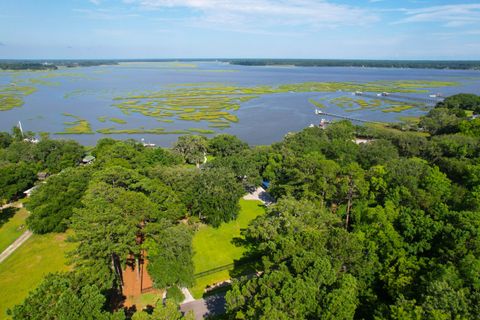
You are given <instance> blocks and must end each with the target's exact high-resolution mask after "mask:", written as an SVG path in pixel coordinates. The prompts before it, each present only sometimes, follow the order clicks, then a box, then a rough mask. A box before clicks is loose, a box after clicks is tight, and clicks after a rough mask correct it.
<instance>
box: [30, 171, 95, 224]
mask: <svg viewBox="0 0 480 320" xmlns="http://www.w3.org/2000/svg"><path fill="white" fill-rule="evenodd" d="M91 172H92V170H91V167H89V166H86V167H79V168H68V169H65V170H63V171H62V172H61V173H59V174H57V175H54V176H52V177H50V178H49V179H48V182H47V183H43V184H40V186H39V188H38V189H37V190H35V192H34V193H33V194H32V196H31V197H30V199H29V201H28V203H27V208H28V210H30V212H31V215H30V216H29V217H28V218H27V224H28V227H29V228H30V229H31V230H32V231H33V232H35V233H47V232H63V231H65V230H66V229H67V228H68V226H69V224H70V221H69V218H70V217H71V215H72V213H73V209H75V208H80V207H81V202H80V200H81V198H82V196H83V195H84V193H85V190H86V189H87V186H88V182H89V180H90V176H91Z"/></svg>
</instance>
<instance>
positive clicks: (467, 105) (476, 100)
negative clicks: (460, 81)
mask: <svg viewBox="0 0 480 320" xmlns="http://www.w3.org/2000/svg"><path fill="white" fill-rule="evenodd" d="M437 107H440V108H448V109H460V110H470V111H474V112H475V113H480V96H477V95H475V94H469V93H460V94H455V95H453V96H450V97H447V98H445V99H444V100H443V101H442V102H439V103H438V105H437Z"/></svg>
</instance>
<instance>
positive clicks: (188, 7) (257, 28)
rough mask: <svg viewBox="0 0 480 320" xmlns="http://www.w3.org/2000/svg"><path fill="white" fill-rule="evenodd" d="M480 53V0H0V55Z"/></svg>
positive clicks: (441, 55) (389, 56)
mask: <svg viewBox="0 0 480 320" xmlns="http://www.w3.org/2000/svg"><path fill="white" fill-rule="evenodd" d="M219 57H225V58H233V57H244V58H347V59H348V58H361V59H478V60H480V1H479V0H474V1H472V0H463V1H461V0H459V1H440V0H428V1H427V0H403V1H393V0H356V1H354V0H0V58H21V59H23V58H45V59H46V58H52V59H58V58H219Z"/></svg>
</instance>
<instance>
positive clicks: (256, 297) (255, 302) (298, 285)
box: [227, 199, 359, 319]
mask: <svg viewBox="0 0 480 320" xmlns="http://www.w3.org/2000/svg"><path fill="white" fill-rule="evenodd" d="M339 227H340V229H339V230H341V223H340V220H338V218H337V217H335V215H333V214H332V213H329V212H327V211H326V210H323V209H321V208H318V207H316V206H315V205H313V204H312V203H310V202H307V201H300V202H298V201H294V200H292V199H285V200H281V201H279V202H278V204H276V205H274V206H273V207H271V208H270V209H269V212H268V214H267V215H266V216H260V217H258V218H257V219H256V220H254V222H253V223H252V224H251V225H250V226H249V228H248V229H247V230H246V231H245V233H244V235H245V237H246V239H247V241H248V242H249V243H250V245H251V251H250V253H251V254H254V255H258V254H261V255H262V256H263V258H262V263H261V264H260V265H259V268H261V270H262V273H261V274H260V275H259V276H258V277H254V278H251V279H248V278H243V279H240V280H239V281H236V282H234V284H233V288H232V290H231V291H230V292H229V293H228V294H227V308H228V310H229V312H230V313H231V314H232V315H233V316H236V317H237V318H246V319H267V318H270V317H272V316H274V317H275V318H276V319H311V318H317V317H320V318H325V319H351V318H353V315H354V314H355V309H356V306H357V303H358V302H357V295H358V289H357V284H356V279H355V277H354V276H352V275H351V274H348V273H344V272H342V270H344V269H345V267H344V266H345V265H349V266H352V269H354V267H353V265H355V264H357V263H358V261H354V260H355V258H354V259H352V257H357V256H359V255H358V254H356V253H355V250H358V249H359V248H356V249H355V250H354V251H351V250H350V253H349V256H348V257H347V256H342V255H339V256H337V258H338V260H335V259H333V260H332V259H331V258H330V255H329V251H330V250H334V251H336V250H341V251H343V250H342V246H344V245H345V243H346V242H345V241H340V242H336V243H335V245H333V246H329V245H328V243H329V242H330V240H331V237H332V236H333V235H334V234H335V233H336V232H335V230H336V229H338V228H339ZM345 235H346V236H347V237H348V233H345ZM346 251H349V250H345V252H346ZM344 259H347V260H348V261H349V262H347V261H346V260H345V261H344ZM346 268H347V270H348V267H346Z"/></svg>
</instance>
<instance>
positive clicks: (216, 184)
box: [189, 168, 244, 227]
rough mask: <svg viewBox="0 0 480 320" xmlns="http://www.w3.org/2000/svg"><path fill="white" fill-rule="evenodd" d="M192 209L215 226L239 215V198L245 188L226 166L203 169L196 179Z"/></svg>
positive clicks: (193, 213) (192, 211)
mask: <svg viewBox="0 0 480 320" xmlns="http://www.w3.org/2000/svg"><path fill="white" fill-rule="evenodd" d="M192 192H193V193H192V197H191V205H189V207H190V211H191V213H192V215H196V216H198V217H199V218H200V219H202V220H204V221H206V222H207V223H208V224H211V225H213V226H215V227H217V226H219V225H220V224H221V223H222V222H227V221H230V220H234V219H235V218H236V217H237V214H238V211H239V210H240V208H239V206H238V200H239V199H240V197H241V196H242V195H243V193H244V190H243V188H242V186H241V185H240V183H239V182H238V181H237V179H236V178H235V175H234V173H233V172H232V171H231V170H229V169H226V168H218V169H217V168H210V169H206V170H203V171H202V172H201V173H200V175H199V176H198V178H197V180H196V181H194V186H193V190H192Z"/></svg>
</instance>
